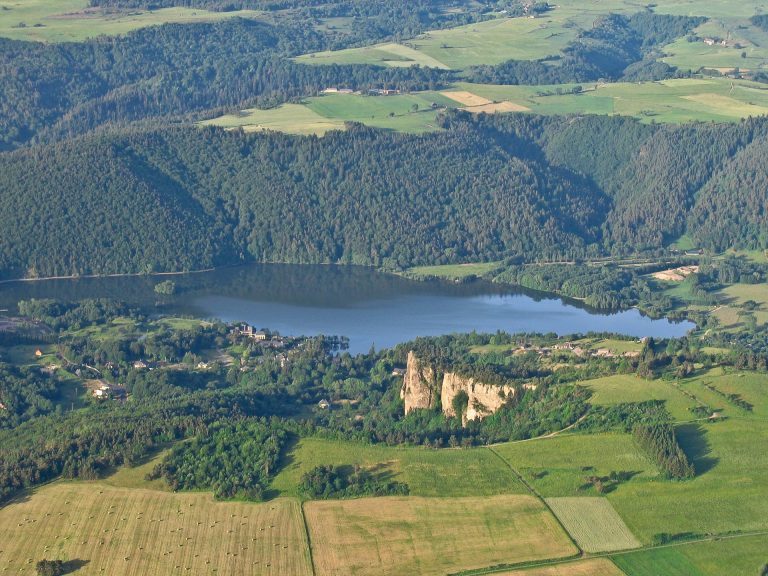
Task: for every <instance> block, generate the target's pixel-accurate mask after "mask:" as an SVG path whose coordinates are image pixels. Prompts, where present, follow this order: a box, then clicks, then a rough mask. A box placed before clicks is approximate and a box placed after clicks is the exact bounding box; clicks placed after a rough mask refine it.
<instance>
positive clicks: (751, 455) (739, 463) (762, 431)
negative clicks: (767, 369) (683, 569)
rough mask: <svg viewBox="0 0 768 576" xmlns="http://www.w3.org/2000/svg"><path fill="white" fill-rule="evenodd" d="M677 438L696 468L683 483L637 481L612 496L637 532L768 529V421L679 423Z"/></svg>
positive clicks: (644, 536) (645, 537) (647, 538)
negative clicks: (694, 475) (767, 499)
mask: <svg viewBox="0 0 768 576" xmlns="http://www.w3.org/2000/svg"><path fill="white" fill-rule="evenodd" d="M677 434H678V440H679V442H680V444H681V446H682V448H683V450H684V451H685V452H686V454H687V455H688V457H689V459H691V460H692V462H693V464H694V466H695V468H696V477H695V478H693V479H691V480H686V481H684V482H671V481H665V480H655V479H640V478H638V479H637V480H634V479H633V480H632V481H630V482H627V483H625V484H622V485H621V486H620V487H619V488H618V489H617V490H615V491H614V492H611V493H609V494H608V495H607V498H608V499H609V500H610V501H611V503H612V504H613V506H614V508H615V509H616V511H617V512H618V513H619V515H620V516H621V517H622V518H623V519H624V522H625V523H626V524H627V526H628V527H629V528H630V530H631V531H632V533H633V534H635V536H637V537H638V538H639V539H640V540H641V541H642V542H644V543H649V542H651V541H652V538H653V536H654V535H655V534H660V533H668V534H680V533H685V532H692V533H696V534H707V533H709V534H723V533H726V532H732V531H755V530H768V501H766V498H765V494H766V493H768V453H766V451H765V450H762V449H759V448H757V447H762V446H766V445H768V444H767V443H768V422H766V421H765V420H764V419H758V418H728V419H727V420H725V421H721V422H717V423H713V424H699V423H690V424H683V425H678V427H677Z"/></svg>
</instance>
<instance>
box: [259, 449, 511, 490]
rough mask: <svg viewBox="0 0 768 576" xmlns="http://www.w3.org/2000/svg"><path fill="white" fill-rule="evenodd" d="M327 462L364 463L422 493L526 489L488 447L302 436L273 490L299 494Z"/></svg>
mask: <svg viewBox="0 0 768 576" xmlns="http://www.w3.org/2000/svg"><path fill="white" fill-rule="evenodd" d="M321 464H333V465H337V466H338V465H351V466H353V465H355V464H359V465H360V466H364V467H366V468H368V469H371V470H374V471H375V472H376V473H377V474H381V475H383V476H385V477H387V478H391V479H392V480H397V481H399V482H405V483H407V484H408V487H409V488H410V493H411V494H412V495H416V496H443V497H445V496H469V495H472V496H485V495H494V494H510V493H512V494H520V493H525V492H526V489H525V486H523V485H522V484H521V483H520V482H519V481H518V480H517V479H516V478H515V476H514V475H513V474H512V472H511V471H510V470H509V468H507V467H506V466H505V465H504V462H502V461H501V460H500V459H499V458H498V457H497V456H495V455H494V454H493V453H492V452H491V451H490V450H487V449H485V448H470V449H462V450H428V449H424V448H417V447H390V446H371V445H366V444H360V443H356V442H346V441H343V440H324V439H319V438H302V439H301V440H300V441H299V443H298V445H297V446H295V447H294V448H293V449H292V450H290V451H289V453H288V454H287V455H286V458H285V466H284V467H283V468H282V469H281V470H280V472H279V473H278V474H277V476H276V477H275V478H274V480H273V482H272V485H271V489H272V490H275V491H277V492H278V493H279V494H281V495H285V496H297V495H298V493H297V486H298V484H299V482H300V480H301V476H302V474H304V473H305V472H308V471H309V470H311V469H312V468H314V467H316V466H319V465H321Z"/></svg>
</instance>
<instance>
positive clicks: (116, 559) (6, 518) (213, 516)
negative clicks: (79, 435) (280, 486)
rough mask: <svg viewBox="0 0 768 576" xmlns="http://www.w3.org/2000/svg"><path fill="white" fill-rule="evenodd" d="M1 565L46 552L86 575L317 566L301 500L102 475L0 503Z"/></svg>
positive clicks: (25, 564)
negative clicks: (186, 489) (165, 488)
mask: <svg viewBox="0 0 768 576" xmlns="http://www.w3.org/2000/svg"><path fill="white" fill-rule="evenodd" d="M0 550H2V553H0V572H9V573H10V572H13V573H19V572H24V573H26V574H32V573H33V570H34V563H35V562H37V561H38V560H41V559H43V558H48V559H61V560H65V561H68V562H79V564H82V568H80V569H79V570H78V571H77V574H78V576H88V575H96V574H99V575H105V574H107V575H110V576H118V575H119V576H167V575H169V574H214V573H217V574H226V575H228V576H229V575H245V574H248V575H251V574H263V573H272V574H290V575H292V576H293V575H296V576H302V575H310V574H312V567H311V564H310V559H309V554H308V547H307V541H306V535H305V532H304V529H303V526H302V520H301V510H300V509H299V504H298V503H297V502H295V501H293V500H285V499H280V500H275V501H273V502H269V503H266V504H251V503H241V502H214V501H213V499H212V498H211V495H210V494H171V493H166V492H160V491H155V490H142V489H126V488H114V487H110V486H107V485H104V484H101V483H91V482H88V483H64V482H57V483H54V484H51V485H49V486H45V487H43V488H41V489H39V490H38V491H37V492H35V493H34V494H33V495H32V496H31V497H30V498H27V499H23V500H21V501H18V502H14V503H11V504H8V505H6V506H5V507H3V508H0Z"/></svg>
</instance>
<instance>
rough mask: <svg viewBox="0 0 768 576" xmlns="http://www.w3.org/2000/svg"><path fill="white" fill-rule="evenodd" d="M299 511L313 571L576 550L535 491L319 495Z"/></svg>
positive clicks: (378, 571)
mask: <svg viewBox="0 0 768 576" xmlns="http://www.w3.org/2000/svg"><path fill="white" fill-rule="evenodd" d="M304 513H305V515H306V518H307V524H308V526H309V532H310V542H311V543H312V558H313V560H314V563H315V572H316V574H317V575H318V576H325V575H330V574H356V575H368V574H370V575H372V576H373V575H376V576H384V575H395V574H422V575H425V576H427V575H432V574H434V575H437V574H445V573H446V572H455V571H457V570H466V569H472V568H482V567H485V566H492V565H495V564H501V563H505V562H509V561H510V560H512V559H514V561H516V562H525V561H530V560H540V559H546V558H558V557H564V556H570V555H573V554H575V553H576V552H577V550H576V548H575V547H574V546H573V544H572V543H571V541H570V539H569V538H568V536H567V535H566V534H565V532H563V530H562V528H560V526H559V525H558V524H557V522H556V521H555V519H554V518H553V517H552V516H551V515H550V514H549V512H548V511H547V509H546V508H545V507H544V505H543V504H542V503H541V502H540V501H539V500H537V499H536V498H534V497H532V496H525V495H505V496H492V497H470V498H452V499H448V498H417V497H405V498H402V497H401V498H397V497H388V498H363V499H359V500H342V501H317V502H308V503H306V504H305V505H304ZM372 541H373V542H376V545H375V546H372V545H371V543H372Z"/></svg>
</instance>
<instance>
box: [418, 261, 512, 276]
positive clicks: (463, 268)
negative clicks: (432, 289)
mask: <svg viewBox="0 0 768 576" xmlns="http://www.w3.org/2000/svg"><path fill="white" fill-rule="evenodd" d="M500 265H501V262H477V263H471V264H443V265H438V266H415V267H413V268H409V269H408V271H407V272H408V274H414V275H416V276H438V277H439V278H450V279H455V278H466V277H467V276H483V275H485V274H488V273H489V272H493V271H494V270H496V269H497V268H498V267H499V266H500Z"/></svg>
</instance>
